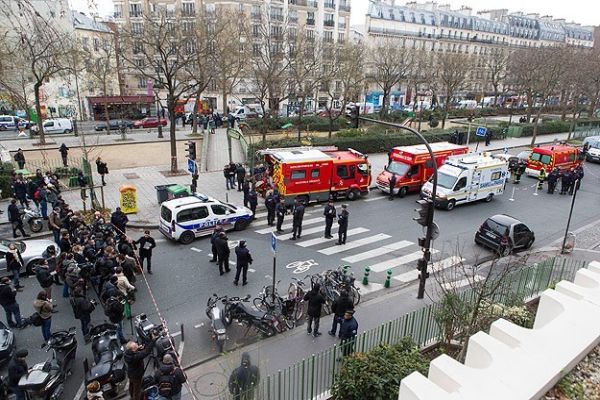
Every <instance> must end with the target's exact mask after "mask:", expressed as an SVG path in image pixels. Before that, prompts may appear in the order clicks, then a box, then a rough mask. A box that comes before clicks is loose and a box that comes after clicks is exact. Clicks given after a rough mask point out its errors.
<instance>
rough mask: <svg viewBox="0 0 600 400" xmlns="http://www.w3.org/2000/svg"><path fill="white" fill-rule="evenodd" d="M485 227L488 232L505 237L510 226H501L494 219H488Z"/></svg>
mask: <svg viewBox="0 0 600 400" xmlns="http://www.w3.org/2000/svg"><path fill="white" fill-rule="evenodd" d="M484 227H485V228H486V229H487V230H489V231H492V232H495V233H497V234H499V235H504V234H505V233H506V231H507V230H508V226H506V225H502V224H499V223H498V222H496V221H494V220H493V219H488V220H487V221H485V223H484Z"/></svg>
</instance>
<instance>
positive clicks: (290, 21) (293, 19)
mask: <svg viewBox="0 0 600 400" xmlns="http://www.w3.org/2000/svg"><path fill="white" fill-rule="evenodd" d="M288 22H289V23H290V24H297V23H298V17H288Z"/></svg>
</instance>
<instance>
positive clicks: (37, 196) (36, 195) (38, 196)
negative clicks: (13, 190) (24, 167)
mask: <svg viewBox="0 0 600 400" xmlns="http://www.w3.org/2000/svg"><path fill="white" fill-rule="evenodd" d="M33 199H34V200H35V201H40V200H41V199H42V193H40V191H39V190H36V191H35V192H33Z"/></svg>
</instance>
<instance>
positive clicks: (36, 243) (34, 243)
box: [0, 239, 60, 274]
mask: <svg viewBox="0 0 600 400" xmlns="http://www.w3.org/2000/svg"><path fill="white" fill-rule="evenodd" d="M11 243H14V244H15V245H16V246H17V249H18V250H19V252H20V253H21V257H23V263H24V264H25V270H24V271H21V273H27V274H32V273H34V268H33V267H34V265H35V264H37V263H38V262H39V261H41V260H43V259H44V257H42V254H43V253H44V251H45V250H46V249H47V248H48V246H54V247H55V248H56V255H57V256H58V255H60V249H59V248H58V246H57V245H56V243H54V242H53V241H52V240H46V239H32V240H27V241H23V240H10V239H0V274H1V273H4V272H5V271H6V253H8V245H9V244H11Z"/></svg>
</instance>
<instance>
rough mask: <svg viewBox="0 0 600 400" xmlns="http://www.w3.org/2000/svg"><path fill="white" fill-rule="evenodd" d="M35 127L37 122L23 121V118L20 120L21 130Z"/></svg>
mask: <svg viewBox="0 0 600 400" xmlns="http://www.w3.org/2000/svg"><path fill="white" fill-rule="evenodd" d="M33 125H35V122H33V121H29V120H27V119H22V118H21V119H19V128H23V129H29V128H31V127H32V126H33Z"/></svg>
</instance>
